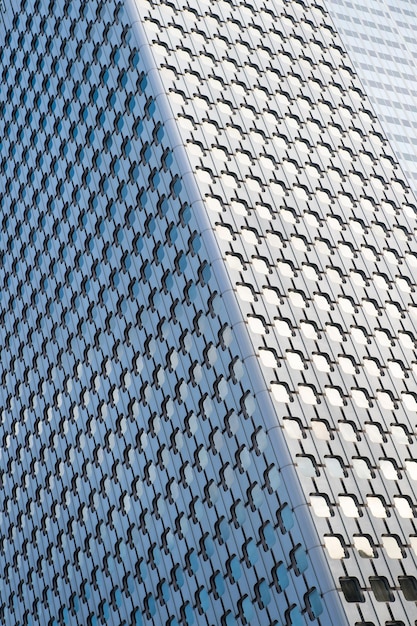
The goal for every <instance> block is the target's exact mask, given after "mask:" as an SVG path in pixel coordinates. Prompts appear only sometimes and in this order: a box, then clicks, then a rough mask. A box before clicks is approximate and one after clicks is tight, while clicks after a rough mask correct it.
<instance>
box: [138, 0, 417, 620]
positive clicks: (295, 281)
mask: <svg viewBox="0 0 417 626" xmlns="http://www.w3.org/2000/svg"><path fill="white" fill-rule="evenodd" d="M147 6H148V9H147V10H148V13H146V12H145V9H144V10H143V12H141V18H142V20H143V24H144V30H145V32H146V34H147V37H148V41H149V46H150V49H151V51H152V53H153V57H154V63H155V65H156V67H157V68H158V72H160V75H161V77H162V80H163V87H164V91H165V92H166V94H167V97H168V98H169V101H170V104H171V108H172V112H173V116H174V117H175V119H176V121H177V124H178V129H179V132H180V135H181V138H182V143H183V144H184V146H185V148H186V150H187V154H188V160H189V166H190V169H192V171H193V172H194V173H195V178H196V181H197V184H198V187H199V190H200V193H201V194H202V196H203V197H204V198H205V204H206V208H207V215H208V218H209V220H210V223H211V228H212V230H213V232H214V233H215V236H216V238H217V241H218V245H219V248H220V251H221V255H222V258H223V259H224V261H225V266H226V268H227V270H228V274H229V280H230V283H231V285H232V286H233V288H234V290H235V293H236V297H237V300H238V303H239V307H240V310H241V314H242V317H243V318H244V319H245V320H246V323H247V331H248V334H249V336H250V339H251V342H252V345H253V349H254V351H255V352H256V354H257V355H258V357H259V367H260V368H261V370H262V373H263V376H264V380H265V385H266V386H267V388H268V390H269V391H270V394H271V397H272V398H273V401H274V403H275V407H276V408H275V410H276V415H277V422H276V424H277V427H278V428H277V429H276V437H277V438H278V437H279V436H280V435H279V431H280V430H281V433H282V435H283V437H285V440H286V442H287V444H288V446H289V449H290V451H291V454H292V459H293V464H294V469H295V470H296V472H297V473H298V474H299V476H300V480H301V481H302V486H303V488H304V494H305V499H306V502H307V503H308V504H309V508H310V511H311V513H312V515H313V517H314V524H315V527H316V529H317V531H318V533H319V536H320V541H321V545H322V546H323V555H324V556H325V558H327V559H328V567H329V569H330V570H331V571H332V573H333V576H334V580H335V583H334V584H335V586H336V587H337V588H338V589H339V591H340V595H341V597H342V598H343V599H344V601H345V606H346V612H347V615H348V620H349V623H354V622H358V623H365V622H373V623H385V622H386V623H391V622H392V620H397V621H399V622H401V621H404V623H405V622H406V621H407V619H408V617H409V612H410V605H409V604H408V602H409V600H407V596H406V595H404V593H403V592H402V587H401V585H400V583H399V581H400V580H402V578H401V577H402V576H406V577H407V576H412V572H413V570H414V568H415V562H416V561H415V558H416V553H415V545H416V544H415V539H414V537H415V528H414V521H413V519H414V504H413V503H414V502H415V485H414V481H415V479H416V478H415V477H416V475H417V474H416V471H415V462H414V457H415V443H416V422H415V413H416V410H417V404H416V396H415V392H414V386H415V385H414V383H415V363H414V360H415V345H416V344H415V341H416V331H415V311H416V309H415V302H414V291H415V286H416V283H415V278H414V267H415V264H416V261H415V259H416V247H415V236H414V231H415V215H416V205H415V198H414V197H413V195H412V193H411V192H410V190H409V188H408V183H407V182H406V180H405V179H404V177H403V174H402V172H401V169H400V167H399V165H398V163H397V161H396V158H395V156H394V154H393V151H392V149H391V147H390V145H389V143H388V141H387V138H386V135H385V134H384V130H383V129H382V128H381V126H380V124H379V122H378V119H377V118H376V116H375V114H374V112H373V109H372V106H371V104H370V102H369V101H368V99H367V97H366V95H365V92H364V90H363V87H362V85H361V83H360V82H359V80H358V79H357V77H356V73H355V70H354V68H353V67H352V66H351V63H350V60H349V58H348V56H347V54H346V51H345V49H344V47H343V43H342V42H341V40H340V39H339V37H338V35H337V33H336V32H335V30H334V27H333V25H332V23H331V21H330V20H329V18H328V15H327V13H326V11H325V9H324V7H321V6H320V5H318V4H317V3H305V2H295V1H293V2H285V1H278V0H277V1H275V2H273V3H270V2H269V3H265V2H262V1H258V2H251V3H249V4H248V3H240V2H234V3H229V2H214V1H213V2H210V1H208V0H207V1H206V2H204V3H199V4H198V5H196V3H192V2H180V1H178V2H175V3H170V4H166V3H155V2H153V3H148V4H147ZM411 584H412V583H411ZM384 589H385V590H386V591H384ZM408 597H409V598H410V597H411V595H410V596H408ZM380 598H383V600H382V601H381V600H380ZM394 600H395V604H394V605H392V606H391V603H392V602H393V601H394ZM380 602H381V604H380Z"/></svg>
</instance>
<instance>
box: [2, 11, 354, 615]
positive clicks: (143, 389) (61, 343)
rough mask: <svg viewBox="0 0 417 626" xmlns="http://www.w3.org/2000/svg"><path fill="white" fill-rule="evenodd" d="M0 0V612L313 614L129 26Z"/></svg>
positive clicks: (317, 581)
mask: <svg viewBox="0 0 417 626" xmlns="http://www.w3.org/2000/svg"><path fill="white" fill-rule="evenodd" d="M147 6H148V5H147V4H146V3H143V7H142V6H141V8H143V9H144V10H145V8H147ZM149 6H150V5H149ZM222 6H223V5H222ZM180 8H181V7H180ZM3 9H4V13H3V14H2V17H3V26H2V40H4V42H5V45H4V46H3V47H2V48H1V51H0V63H1V66H0V77H1V82H0V90H1V91H0V95H1V97H0V101H1V104H0V116H1V127H0V128H1V130H0V132H1V137H0V176H1V183H0V188H1V197H0V203H1V231H0V237H1V239H0V247H1V258H0V261H1V268H0V281H1V285H2V289H1V292H0V298H1V299H0V324H1V333H0V349H1V366H0V372H1V375H0V381H1V382H0V384H1V407H0V408H1V412H0V416H1V417H0V442H1V470H0V478H1V485H2V499H1V505H0V558H1V562H2V567H1V568H0V570H1V571H0V622H1V623H2V624H7V625H9V624H10V625H16V624H18V625H19V626H23V625H25V626H27V625H29V624H42V625H45V624H47V625H48V626H57V625H58V624H59V625H60V626H61V625H62V624H68V623H69V624H79V625H83V626H84V625H85V624H87V625H89V626H93V625H98V624H106V623H109V624H123V625H129V626H130V625H132V626H133V625H135V626H139V625H141V624H157V625H158V626H159V625H160V624H164V625H165V624H166V625H170V626H175V625H177V624H181V625H188V624H193V623H194V624H197V623H198V624H216V625H217V624H225V625H227V626H231V625H233V624H248V623H250V624H260V623H267V624H271V625H272V624H281V623H286V624H302V623H310V622H311V621H315V620H316V621H317V623H322V624H324V623H327V624H329V623H331V619H330V617H329V609H328V607H327V605H326V604H325V603H324V601H322V600H321V598H320V595H321V593H322V592H326V593H327V597H328V598H330V596H331V595H332V588H331V586H329V584H330V583H329V582H328V578H327V576H326V573H325V571H324V570H321V569H320V564H322V565H324V563H325V561H324V555H323V554H322V549H321V547H320V539H319V537H318V536H317V534H316V533H315V531H314V528H313V526H312V524H311V513H310V512H309V508H308V507H307V505H306V504H305V503H303V501H302V499H301V497H300V493H301V492H300V491H299V484H298V478H297V476H296V473H295V471H294V468H293V467H292V465H291V464H290V461H289V456H288V452H287V449H286V447H285V445H284V446H283V445H282V444H283V440H281V436H280V435H279V438H278V439H277V440H276V441H275V439H273V440H272V441H271V438H270V437H269V436H268V429H269V428H270V426H271V424H273V425H277V424H278V422H277V421H276V419H275V414H274V409H273V405H272V401H271V399H270V397H269V394H267V393H266V388H265V387H262V385H260V384H259V382H257V380H258V379H259V380H261V379H260V378H259V375H258V370H259V366H258V364H257V363H256V362H255V358H254V356H253V354H252V351H249V348H250V344H249V343H248V341H247V330H246V328H242V326H243V324H242V323H240V324H239V323H238V322H239V320H238V322H236V319H237V318H236V305H235V295H234V293H233V292H232V291H231V288H230V283H229V282H228V279H227V281H225V278H224V276H223V273H224V271H223V270H222V271H221V270H220V269H216V267H218V262H217V265H216V262H215V259H214V258H213V241H214V238H213V236H212V234H211V232H209V231H208V230H207V225H208V222H207V218H206V217H204V220H203V221H202V219H201V215H199V213H201V211H202V203H201V194H200V192H199V191H198V190H197V187H193V185H191V184H188V183H187V184H186V178H187V176H189V174H190V173H189V172H187V171H186V170H185V169H184V159H183V154H184V149H183V148H182V147H181V146H177V145H176V144H175V140H174V141H172V140H171V137H174V133H173V131H172V124H173V122H172V120H169V119H168V118H167V117H166V106H165V100H166V98H165V96H162V95H161V94H157V93H156V92H155V87H154V84H155V83H154V82H153V79H152V77H151V75H150V74H151V73H152V71H153V70H154V68H153V67H151V66H149V64H148V63H147V61H146V58H147V54H148V52H147V50H145V49H144V46H145V47H146V43H145V41H144V40H141V39H140V38H139V35H140V31H139V30H138V29H137V28H134V29H133V30H132V28H131V27H130V19H129V18H128V16H127V13H126V11H125V8H124V7H123V5H122V3H117V2H112V1H110V2H97V1H89V2H82V1H77V0H74V1H66V2H62V3H60V2H53V1H51V2H46V1H44V2H43V1H40V0H38V1H36V2H34V3H32V2H25V1H23V2H22V3H21V4H20V6H19V5H18V4H16V6H12V4H11V3H8V2H5V3H4V6H2V10H3ZM191 9H192V11H195V7H190V11H191ZM152 10H154V11H156V12H157V14H158V15H159V12H160V11H161V12H165V14H166V15H168V13H169V14H170V15H171V13H170V11H171V12H172V11H173V9H172V6H171V4H168V3H166V4H165V5H163V6H162V5H161V6H160V7H158V6H157V5H154V7H153V9H152ZM222 10H224V8H222ZM190 14H191V13H190ZM192 14H193V15H194V13H192ZM173 15H175V18H176V22H177V23H178V28H179V27H180V26H181V25H182V27H183V28H185V24H186V23H187V20H188V18H189V13H188V12H187V13H186V12H185V10H182V11H179V12H175V11H174V12H173ZM144 17H145V14H144ZM213 20H214V21H213ZM220 22H221V20H220ZM220 22H219V23H220ZM188 23H189V22H188ZM215 23H217V20H216V19H215V18H210V19H209V18H207V24H208V25H211V26H213V28H214V27H215ZM144 24H145V29H147V24H146V22H144ZM216 28H217V26H216ZM161 32H162V33H163V35H164V36H165V35H167V34H168V30H162V31H161ZM179 32H181V31H179ZM200 36H201V37H202V38H203V39H204V38H205V36H203V35H202V34H201V35H200ZM201 53H202V54H201V59H200V61H199V63H201V64H202V65H204V64H205V63H207V64H210V62H211V60H212V55H213V51H210V52H209V51H207V55H203V51H201ZM210 55H211V56H210ZM169 71H171V72H172V71H173V70H172V69H171V70H169ZM226 76H227V73H226V74H225V77H226ZM195 77H196V80H198V81H199V80H200V79H199V77H198V76H197V75H195ZM165 80H166V79H165V77H163V81H164V82H165ZM192 106H194V105H193V104H192ZM195 106H198V102H197V101H196V103H195ZM200 106H201V103H200ZM228 106H231V107H232V108H231V109H230V110H231V111H232V109H233V106H234V105H230V104H228ZM187 116H188V117H187V118H185V117H184V119H188V120H189V121H190V122H191V123H192V124H194V121H193V119H192V114H191V113H188V112H187ZM222 116H223V113H222V115H219V116H218V118H217V120H216V123H217V125H220V124H222V123H224V120H225V119H227V118H223V117H222ZM222 120H223V121H222ZM209 123H210V124H211V120H210V122H209ZM210 129H211V126H210V127H209V130H210ZM196 132H200V133H201V137H202V139H203V138H204V136H205V133H206V132H208V131H206V129H204V130H201V129H199V125H197V127H196ZM174 139H175V137H174ZM231 141H232V143H231V144H230V145H233V142H237V143H239V141H240V139H239V138H238V137H237V136H233V139H231ZM201 149H202V150H204V149H205V144H203V145H202V147H201ZM226 158H228V156H227V155H226ZM207 161H209V158H207ZM210 175H211V174H210ZM197 191H198V193H197ZM219 193H220V192H219ZM216 194H217V191H216ZM227 197H228V196H227V195H225V194H224V193H223V192H222V193H221V195H220V199H218V201H220V202H225V201H226V200H225V199H227ZM241 206H242V207H244V205H243V204H242V205H240V204H239V210H243V209H240V207H241ZM239 219H240V218H239ZM203 226H204V227H203ZM227 227H228V226H227ZM231 232H232V231H231ZM244 250H245V248H243V251H244ZM246 262H247V261H246ZM254 313H255V312H254ZM254 319H255V318H254ZM256 319H257V317H256ZM255 392H256V394H255ZM263 396H266V398H264V399H263ZM294 507H296V508H297V511H296V512H295V513H293V508H294ZM306 520H310V523H306ZM303 525H304V526H305V527H303ZM336 584H338V583H336ZM328 602H329V606H330V601H328ZM336 606H339V604H338V600H336ZM339 610H340V609H339ZM342 620H343V617H342V614H341V618H340V622H339V623H342Z"/></svg>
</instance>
